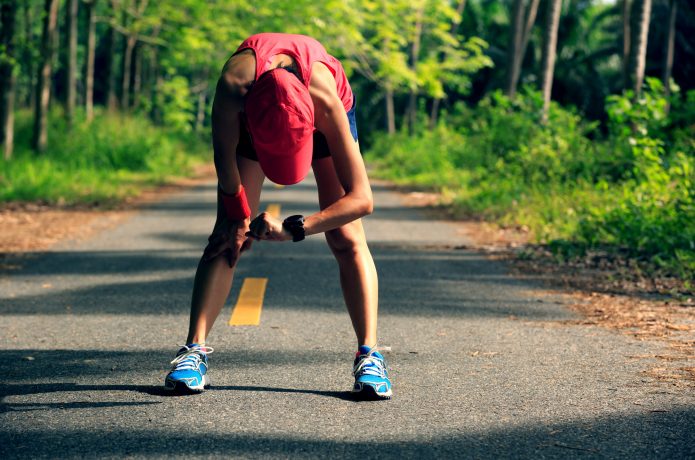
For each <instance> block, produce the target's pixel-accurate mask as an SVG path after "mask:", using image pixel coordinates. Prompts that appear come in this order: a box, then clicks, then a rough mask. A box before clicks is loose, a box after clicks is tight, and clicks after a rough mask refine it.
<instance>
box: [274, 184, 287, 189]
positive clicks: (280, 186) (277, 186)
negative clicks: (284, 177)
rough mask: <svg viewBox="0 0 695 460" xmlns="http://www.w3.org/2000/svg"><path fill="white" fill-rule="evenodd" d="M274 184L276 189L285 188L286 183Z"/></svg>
mask: <svg viewBox="0 0 695 460" xmlns="http://www.w3.org/2000/svg"><path fill="white" fill-rule="evenodd" d="M273 186H274V187H275V188H276V189H281V188H285V186H284V185H280V184H273Z"/></svg>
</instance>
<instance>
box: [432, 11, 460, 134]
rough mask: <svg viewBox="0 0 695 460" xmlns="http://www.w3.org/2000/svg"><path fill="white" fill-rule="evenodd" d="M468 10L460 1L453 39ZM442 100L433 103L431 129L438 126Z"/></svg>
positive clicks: (452, 30) (450, 31)
mask: <svg viewBox="0 0 695 460" xmlns="http://www.w3.org/2000/svg"><path fill="white" fill-rule="evenodd" d="M465 8H466V0H460V1H459V3H458V5H457V6H456V18H454V20H453V21H451V28H450V29H449V34H450V35H451V36H452V37H453V36H454V35H455V34H456V31H457V30H458V27H459V25H460V24H461V21H462V20H463V10H464V9H465ZM444 59H446V55H442V56H441V60H442V61H443V60H444ZM441 102H442V99H441V98H439V97H435V98H434V100H433V101H432V111H431V112H430V129H433V128H434V127H435V126H436V125H437V119H438V118H439V106H440V105H441Z"/></svg>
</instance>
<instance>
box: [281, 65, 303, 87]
mask: <svg viewBox="0 0 695 460" xmlns="http://www.w3.org/2000/svg"><path fill="white" fill-rule="evenodd" d="M278 69H285V70H286V71H288V72H289V73H291V74H292V75H294V76H295V77H297V78H299V81H301V82H302V83H304V79H303V78H302V76H301V75H300V74H299V70H298V69H297V66H295V65H293V64H289V65H287V66H279V67H278Z"/></svg>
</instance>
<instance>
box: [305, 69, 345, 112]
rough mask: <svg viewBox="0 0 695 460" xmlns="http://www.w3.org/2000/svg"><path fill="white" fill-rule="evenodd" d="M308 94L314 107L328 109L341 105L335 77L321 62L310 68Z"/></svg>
mask: <svg viewBox="0 0 695 460" xmlns="http://www.w3.org/2000/svg"><path fill="white" fill-rule="evenodd" d="M309 93H310V94H311V98H312V100H313V101H314V105H315V106H317V105H318V106H325V107H330V106H334V105H336V104H338V105H340V104H341V102H340V97H338V89H337V87H336V82H335V77H334V76H333V73H332V72H331V71H330V69H329V68H328V67H326V65H325V64H323V63H322V62H319V61H316V62H314V63H313V64H312V66H311V80H310V82H309Z"/></svg>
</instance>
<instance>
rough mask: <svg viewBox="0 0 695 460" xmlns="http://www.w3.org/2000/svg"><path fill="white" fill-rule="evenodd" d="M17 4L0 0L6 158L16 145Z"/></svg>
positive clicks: (1, 138) (0, 116) (0, 132)
mask: <svg viewBox="0 0 695 460" xmlns="http://www.w3.org/2000/svg"><path fill="white" fill-rule="evenodd" d="M16 19H17V4H16V3H15V1H14V0H0V25H1V26H2V28H1V29H0V46H2V47H3V48H4V53H3V54H4V56H0V143H1V144H2V145H3V150H4V152H5V153H4V158H5V160H9V159H10V158H11V157H12V150H13V147H14V98H15V83H16V73H15V71H14V70H15V69H14V68H15V63H14V61H15V58H16V57H15V48H14V44H15V38H14V34H15V25H16Z"/></svg>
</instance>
